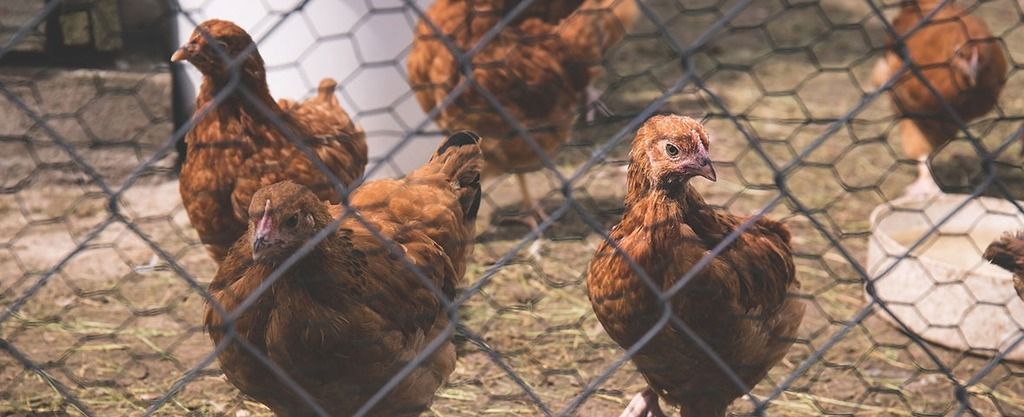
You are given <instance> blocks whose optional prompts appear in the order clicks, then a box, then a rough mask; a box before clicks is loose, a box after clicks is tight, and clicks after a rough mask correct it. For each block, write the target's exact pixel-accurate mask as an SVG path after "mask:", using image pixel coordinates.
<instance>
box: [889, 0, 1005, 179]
mask: <svg viewBox="0 0 1024 417" xmlns="http://www.w3.org/2000/svg"><path fill="white" fill-rule="evenodd" d="M940 3H941V2H940V1H938V0H920V1H904V2H903V4H902V7H901V9H900V12H899V14H898V15H897V16H896V18H895V19H893V22H892V24H893V28H894V29H895V31H896V33H898V34H900V35H906V34H907V33H908V32H910V30H911V29H913V28H914V27H915V26H917V25H918V24H919V23H920V22H921V19H922V18H923V17H924V16H926V15H928V14H929V13H930V12H931V11H932V10H933V9H934V8H935V7H937V6H938V5H939V4H940ZM904 42H905V44H906V49H907V53H908V54H909V56H910V59H911V64H912V65H914V66H915V67H917V68H918V69H919V70H920V73H921V74H922V76H923V77H924V78H925V79H927V81H928V83H930V84H931V85H932V86H933V87H934V88H935V90H937V92H938V95H936V94H933V93H932V92H931V90H929V89H928V87H927V86H926V84H925V83H924V82H923V81H922V79H921V78H920V77H918V76H916V75H914V74H913V73H912V72H909V71H908V72H905V73H903V75H902V76H900V78H899V79H898V80H897V81H896V82H895V83H894V84H893V87H892V91H891V97H892V100H893V106H894V108H895V109H896V111H897V112H899V113H900V115H901V116H903V117H905V119H904V120H903V122H902V123H901V125H900V130H901V135H900V140H901V142H902V145H903V150H904V152H905V153H906V154H907V156H908V157H910V158H913V159H922V158H925V157H927V156H929V154H930V153H931V152H932V151H933V150H934V149H935V148H936V147H938V146H941V145H942V144H944V143H946V142H948V141H949V140H951V139H953V137H954V136H955V135H956V132H957V130H958V127H957V125H956V124H955V123H954V122H953V121H952V118H951V116H950V114H949V113H948V112H947V111H946V110H945V109H944V108H943V105H942V102H946V103H948V104H949V106H950V107H951V108H952V110H953V112H954V113H955V114H956V116H957V117H959V118H960V119H961V120H962V121H964V122H965V123H967V122H970V121H971V120H974V119H976V118H978V117H981V116H983V115H984V114H985V113H988V112H989V111H991V110H992V109H993V107H995V105H996V102H997V100H998V99H999V93H1000V92H1001V91H1002V89H1003V85H1004V83H1005V80H1006V70H1007V65H1006V56H1005V55H1004V53H1003V49H1002V47H1001V45H1000V43H999V40H998V39H997V38H995V37H993V36H992V34H991V33H990V32H989V29H988V27H987V26H986V25H985V22H983V21H981V20H980V19H978V18H976V17H973V16H970V15H968V14H967V13H966V12H965V11H964V10H963V9H962V8H960V7H958V6H957V5H955V4H952V2H950V4H947V5H945V6H944V7H943V8H942V9H940V10H938V11H937V12H936V13H935V15H934V16H933V17H932V18H931V20H930V21H929V22H927V23H925V24H924V25H923V26H922V27H921V28H919V29H918V30H917V31H915V32H913V33H912V34H910V36H909V37H907V38H906V39H904ZM903 65H904V61H903V59H902V55H901V52H900V47H899V43H898V42H897V41H896V40H895V39H892V38H891V37H890V39H888V41H887V51H886V52H885V55H884V56H883V57H882V58H881V60H880V61H879V62H878V64H877V65H876V67H875V73H874V76H873V78H874V82H875V83H876V84H877V85H882V84H883V83H885V82H886V81H887V80H889V79H890V78H891V77H893V76H895V75H898V74H900V73H899V71H900V70H901V68H902V67H903ZM972 78H973V80H972Z"/></svg>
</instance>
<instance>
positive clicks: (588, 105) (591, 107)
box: [583, 86, 612, 123]
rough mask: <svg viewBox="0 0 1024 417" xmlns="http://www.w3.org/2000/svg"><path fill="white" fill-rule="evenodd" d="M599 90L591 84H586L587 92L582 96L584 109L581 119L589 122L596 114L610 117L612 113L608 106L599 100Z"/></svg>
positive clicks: (593, 119)
mask: <svg viewBox="0 0 1024 417" xmlns="http://www.w3.org/2000/svg"><path fill="white" fill-rule="evenodd" d="M601 94H602V92H601V90H598V89H596V88H594V87H593V86H587V94H586V97H585V98H584V100H585V101H584V102H583V109H584V110H585V111H586V115H585V116H584V119H583V121H585V122H587V123H591V122H593V121H595V120H597V118H598V116H601V117H610V116H611V115H612V112H611V110H609V109H608V106H605V105H604V103H603V102H602V101H601Z"/></svg>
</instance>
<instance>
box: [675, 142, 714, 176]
mask: <svg viewBox="0 0 1024 417" xmlns="http://www.w3.org/2000/svg"><path fill="white" fill-rule="evenodd" d="M683 169H684V170H685V171H686V172H687V173H688V174H690V175H697V176H701V177H704V178H707V179H708V181H711V182H715V181H716V180H718V175H716V174H715V166H714V165H713V164H712V163H711V157H710V156H708V151H707V149H703V148H702V149H700V150H699V151H697V154H696V155H694V156H693V158H692V159H690V161H689V162H687V163H686V164H685V165H684V168H683Z"/></svg>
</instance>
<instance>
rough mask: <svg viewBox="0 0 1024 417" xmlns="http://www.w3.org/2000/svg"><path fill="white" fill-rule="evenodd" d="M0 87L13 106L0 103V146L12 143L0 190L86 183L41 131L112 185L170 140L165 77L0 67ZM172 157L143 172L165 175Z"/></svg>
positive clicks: (0, 172)
mask: <svg viewBox="0 0 1024 417" xmlns="http://www.w3.org/2000/svg"><path fill="white" fill-rule="evenodd" d="M0 83H3V84H4V85H5V86H7V87H8V88H10V89H11V90H12V91H14V92H15V94H17V95H18V96H19V98H18V101H20V102H21V103H20V104H21V105H19V104H18V103H15V102H14V101H12V100H7V99H6V98H3V97H0V143H4V142H7V143H13V144H17V146H13V148H12V149H11V150H10V152H8V153H6V154H4V157H3V158H0V190H2V189H4V188H5V187H12V186H14V184H15V183H17V182H18V181H20V180H22V179H24V178H26V177H32V178H33V179H37V180H45V181H59V182H63V181H69V182H79V181H83V180H85V179H86V177H85V176H84V175H82V174H83V171H82V170H81V169H80V168H79V167H78V166H76V165H75V164H74V163H73V161H72V158H71V157H70V155H69V153H68V152H67V151H65V150H64V149H63V148H62V147H61V144H60V143H59V142H58V141H57V140H55V139H54V138H53V136H52V135H51V134H49V133H48V131H47V129H46V128H44V126H45V127H47V128H49V129H50V130H52V131H54V132H56V133H57V134H58V135H59V136H60V137H61V139H62V140H63V141H64V143H65V144H67V145H68V146H70V147H71V148H73V149H74V152H76V153H77V154H78V155H80V156H81V158H82V159H84V160H85V161H86V162H87V163H88V164H89V165H90V166H92V168H93V169H95V170H96V171H97V172H98V173H99V174H100V176H101V177H102V178H103V179H104V181H107V182H108V183H111V184H113V185H116V184H118V183H120V182H122V181H123V180H124V179H125V178H127V176H128V175H129V174H130V173H131V172H132V171H134V170H135V169H137V168H138V167H139V166H140V165H141V164H142V163H144V162H145V161H146V160H148V159H150V158H151V157H152V156H153V154H154V153H155V152H156V151H157V149H158V148H160V147H161V146H162V145H164V144H165V143H167V142H168V141H170V140H172V139H171V133H172V131H173V124H172V121H171V119H170V117H169V115H170V108H171V76H170V73H169V72H168V71H160V72H150V73H137V72H120V71H102V70H84V69H79V70H60V69H41V68H2V69H0ZM22 105H23V106H24V107H27V108H28V110H29V111H31V112H32V113H35V117H32V116H31V115H29V114H27V113H26V111H24V110H23V109H21V108H20V107H21V106H22ZM35 118H39V119H42V121H43V123H38V122H37V121H36V120H35ZM174 157H175V153H174V152H173V147H172V152H170V154H169V155H167V156H166V157H164V158H162V159H160V160H159V161H157V162H156V163H155V164H153V165H152V166H150V167H148V168H147V169H148V170H149V171H154V172H161V173H167V174H170V172H171V168H172V167H173V163H174ZM40 171H58V172H59V175H50V174H49V173H47V174H46V175H41V174H40Z"/></svg>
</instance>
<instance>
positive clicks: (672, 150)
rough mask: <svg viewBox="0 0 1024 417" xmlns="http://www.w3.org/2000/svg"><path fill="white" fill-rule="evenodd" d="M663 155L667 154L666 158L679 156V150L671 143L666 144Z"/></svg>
mask: <svg viewBox="0 0 1024 417" xmlns="http://www.w3.org/2000/svg"><path fill="white" fill-rule="evenodd" d="M665 153H667V154H668V156H671V157H676V156H679V148H677V147H676V145H673V144H671V143H666V144H665Z"/></svg>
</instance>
